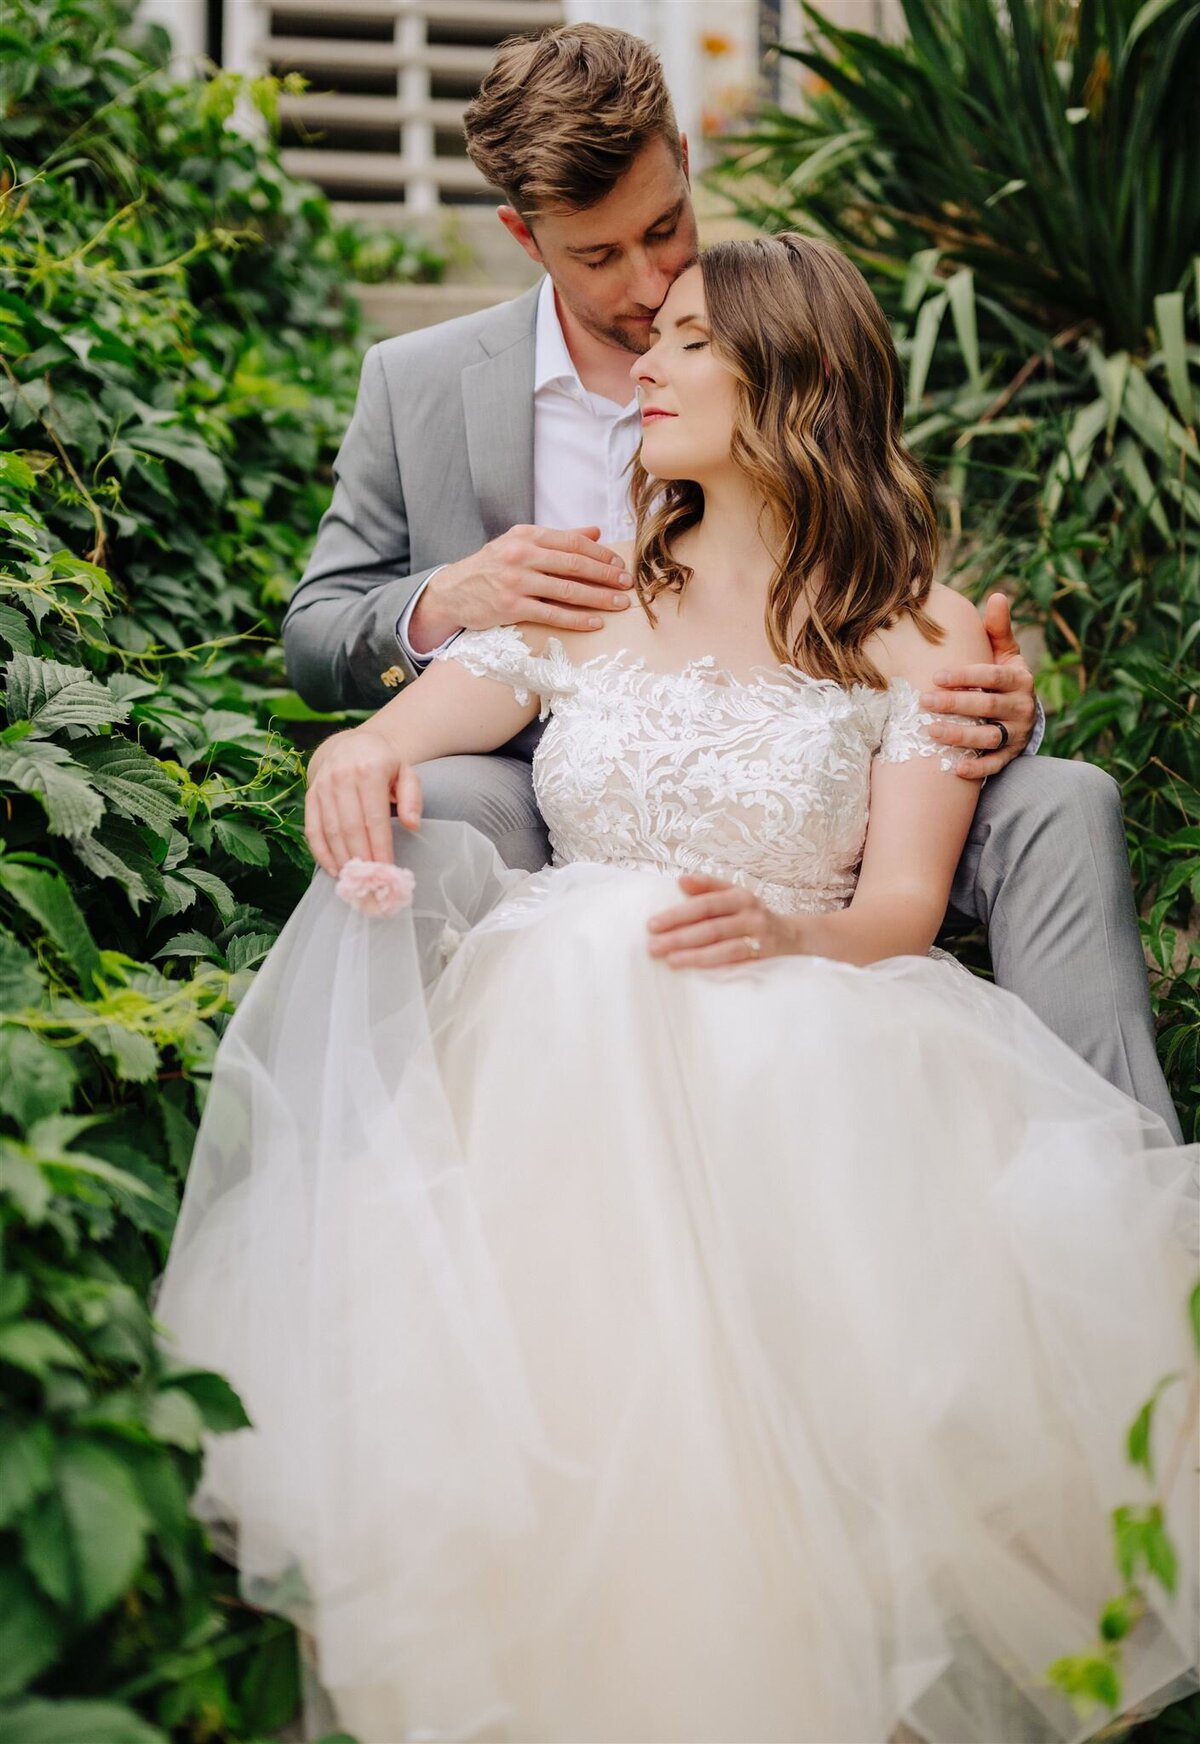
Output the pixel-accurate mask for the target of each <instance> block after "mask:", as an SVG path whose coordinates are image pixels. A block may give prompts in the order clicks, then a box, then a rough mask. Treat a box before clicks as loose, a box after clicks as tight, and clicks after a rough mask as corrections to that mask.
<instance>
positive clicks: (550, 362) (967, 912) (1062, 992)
mask: <svg viewBox="0 0 1200 1744" xmlns="http://www.w3.org/2000/svg"><path fill="white" fill-rule="evenodd" d="M465 124H466V133H467V149H468V151H469V153H470V156H471V158H472V160H473V161H474V163H475V164H476V165H477V166H478V167H479V169H480V170H482V172H483V173H484V175H485V176H486V177H487V179H488V181H489V182H490V183H491V184H492V185H493V186H496V187H499V188H501V189H503V190H504V192H505V194H506V196H507V200H508V203H507V204H505V205H502V206H501V207H500V208H499V212H498V216H499V218H500V221H501V223H502V224H503V225H504V227H505V229H506V230H508V231H509V233H510V234H511V235H512V237H513V238H514V240H515V241H516V242H517V243H518V244H519V246H520V247H521V248H522V249H524V251H525V253H526V254H527V255H529V256H530V258H531V259H533V260H535V261H536V262H538V264H539V265H541V266H543V267H544V268H545V270H546V276H544V277H543V278H542V279H541V281H540V283H539V284H538V285H536V286H534V288H533V289H532V290H530V291H528V292H526V293H525V294H524V295H523V296H520V297H517V298H515V299H514V300H513V301H512V302H510V303H506V304H503V305H502V306H500V307H499V308H495V309H489V310H486V311H485V312H483V313H481V314H477V315H469V316H465V317H463V318H461V319H459V320H455V321H448V322H446V323H444V324H443V325H442V326H439V327H434V328H431V329H425V330H423V331H421V332H417V333H412V334H408V335H405V336H403V337H401V338H397V339H389V340H386V341H385V342H384V343H383V344H381V345H376V346H374V347H372V349H371V350H370V351H369V352H368V353H367V355H366V357H365V359H364V360H363V369H362V378H361V382H360V385H359V394H358V402H357V405H356V407H355V411H354V417H353V420H352V422H351V424H350V428H349V430H348V431H347V434H346V438H345V441H344V442H343V444H342V448H341V452H340V453H339V455H338V458H337V462H336V464H335V468H334V473H335V479H336V489H335V492H334V497H333V502H332V504H331V506H330V508H329V510H328V511H327V513H326V514H325V516H324V518H323V519H322V521H321V526H320V530H319V532H318V536H317V542H316V546H315V548H314V551H313V555H312V558H311V561H310V562H309V565H308V568H307V569H306V571H305V573H304V576H303V578H302V580H301V581H300V584H299V586H298V587H297V589H296V592H295V594H294V595H293V598H292V601H291V604H290V605H289V607H288V611H287V615H286V617H285V619H284V625H283V637H284V648H285V652H286V656H287V664H288V670H289V673H290V675H291V678H292V681H293V683H294V684H295V686H296V688H297V690H299V691H300V693H301V694H302V695H303V696H304V697H305V698H306V700H307V701H308V702H310V703H311V704H312V705H313V706H314V707H317V708H328V709H336V708H365V707H371V706H372V705H376V704H380V703H383V702H385V701H386V700H387V697H388V694H389V686H391V685H394V684H395V683H397V682H402V681H403V680H404V679H405V678H407V677H412V676H415V675H416V674H418V673H419V672H420V671H421V670H422V669H423V667H424V666H426V665H427V664H428V662H429V660H430V658H431V657H432V655H433V653H434V652H435V651H436V650H437V649H438V648H439V647H440V646H442V645H443V644H444V643H445V642H446V641H447V640H449V639H450V638H451V637H453V636H454V635H456V634H457V633H458V632H459V631H460V630H462V629H464V628H470V629H488V628H491V627H493V626H495V625H498V624H512V623H520V622H531V623H544V624H551V625H554V626H556V627H558V628H563V629H572V630H581V629H588V628H598V627H599V626H600V624H601V623H602V622H603V621H604V617H605V615H606V614H607V613H609V612H620V611H627V610H629V609H630V607H631V596H630V591H629V588H628V578H627V577H625V576H624V574H623V566H622V564H621V563H620V561H619V560H618V558H617V557H616V556H615V555H614V554H613V553H612V552H611V551H610V550H609V549H608V547H607V545H606V544H605V543H604V541H605V540H612V541H620V540H623V539H630V538H632V537H633V532H634V526H633V520H632V516H631V513H630V508H629V502H628V494H627V488H626V480H627V468H628V465H629V462H630V460H631V459H632V456H633V454H634V452H635V450H636V448H637V445H638V441H639V438H640V434H641V427H640V419H639V412H638V404H637V399H636V395H633V394H631V390H630V378H629V370H630V365H631V363H632V360H633V357H634V356H635V355H638V354H640V353H641V352H643V351H645V350H646V349H647V347H648V345H649V343H650V341H649V336H648V331H647V330H648V328H649V325H650V322H651V319H652V317H653V315H654V313H655V311H656V310H657V308H658V306H659V304H660V303H661V302H662V300H663V298H664V296H665V295H666V292H667V289H668V287H669V286H670V284H671V282H672V280H673V279H674V278H675V277H676V276H677V275H678V274H679V273H680V272H682V271H683V269H684V268H685V267H686V266H688V265H689V264H690V263H691V262H692V261H693V260H694V259H695V258H696V254H697V248H698V240H697V232H696V221H695V216H694V214H693V211H692V206H691V200H690V195H689V187H688V177H687V167H688V160H687V143H686V140H685V139H683V138H682V136H681V135H680V134H679V133H678V131H677V129H676V126H675V119H674V114H673V111H672V108H671V101H670V97H669V95H668V93H667V90H666V86H665V84H664V82H663V77H662V69H661V66H660V65H659V62H658V60H657V57H656V56H655V55H654V53H653V51H652V50H651V49H650V48H649V46H648V45H647V44H646V43H644V42H642V41H641V40H640V39H639V38H637V37H634V36H630V35H627V34H626V33H625V32H623V31H617V30H610V29H605V28H603V27H600V26H596V25H574V26H567V27H565V28H563V29H559V30H555V31H551V32H549V33H548V34H547V35H545V36H543V37H541V38H539V39H536V40H532V41H528V40H516V41H512V42H510V43H508V44H507V45H506V46H505V47H503V48H501V50H500V51H499V53H498V55H497V58H496V61H495V63H494V65H493V68H492V70H491V72H490V73H489V74H488V76H487V78H486V80H485V81H484V84H483V87H482V89H481V91H480V94H479V96H478V98H477V99H476V100H475V102H474V103H472V104H471V105H470V106H469V108H468V110H467V113H466V118H465ZM984 621H985V625H986V628H987V631H988V635H989V638H990V640H991V644H992V651H993V658H994V664H992V665H988V666H974V667H970V668H968V669H966V670H965V671H958V672H947V673H945V674H942V675H940V679H939V682H941V683H942V684H943V686H944V688H942V689H940V690H938V691H936V692H934V693H932V694H930V695H928V696H926V697H924V698H923V699H922V701H923V706H925V707H926V708H928V709H931V710H936V711H938V712H939V713H945V714H952V715H955V716H956V717H958V718H957V719H956V720H955V721H953V722H948V723H946V724H945V725H944V726H942V725H937V726H935V727H934V728H933V729H932V730H933V731H934V732H936V733H937V736H938V737H940V738H942V739H944V740H946V741H947V742H948V743H953V744H961V745H966V746H969V747H971V748H972V749H973V750H974V751H975V753H976V756H975V759H974V760H973V761H972V760H970V759H968V760H967V761H966V762H964V764H963V765H962V766H961V769H962V773H963V774H964V775H967V776H969V777H970V778H974V779H982V778H983V777H985V776H987V775H997V774H999V773H1000V771H1003V778H1002V779H1000V780H994V781H990V782H988V783H987V785H986V787H985V788H984V790H983V792H982V793H981V795H980V800H979V806H978V809H977V812H976V815H975V821H974V826H973V828H972V831H971V835H970V838H969V840H968V844H967V847H966V849H965V851H964V853H963V857H962V860H961V862H960V865H959V868H958V873H957V876H956V879H955V883H954V888H953V892H952V896H951V906H952V910H953V911H956V913H957V914H959V915H962V916H965V917H967V918H968V919H969V920H977V921H981V922H982V923H983V924H984V925H985V926H986V928H987V933H988V944H989V949H990V952H991V957H992V963H993V968H994V972H995V977H996V980H997V981H998V982H999V984H1000V985H1001V986H1002V987H1006V988H1008V989H1009V990H1010V991H1012V992H1014V993H1016V994H1018V995H1019V996H1020V997H1021V998H1022V999H1023V1000H1025V1002H1026V1003H1027V1004H1028V1005H1030V1006H1031V1007H1032V1008H1033V1010H1034V1011H1035V1012H1037V1014H1038V1015H1039V1016H1040V1017H1041V1018H1042V1019H1043V1021H1044V1022H1046V1023H1047V1024H1048V1025H1049V1026H1050V1027H1051V1028H1052V1029H1053V1030H1055V1031H1056V1032H1057V1033H1058V1034H1059V1035H1061V1036H1062V1037H1063V1038H1064V1039H1065V1040H1066V1041H1067V1042H1068V1043H1069V1044H1070V1045H1071V1046H1072V1047H1073V1048H1074V1049H1075V1050H1076V1051H1077V1052H1078V1053H1079V1054H1081V1055H1082V1056H1083V1057H1084V1058H1085V1059H1086V1060H1088V1061H1089V1062H1090V1063H1091V1064H1092V1065H1093V1066H1095V1067H1096V1069H1097V1070H1098V1071H1100V1072H1101V1073H1103V1075H1104V1076H1105V1077H1107V1078H1108V1079H1109V1080H1110V1081H1111V1082H1112V1083H1114V1084H1116V1085H1117V1086H1119V1087H1120V1088H1121V1089H1122V1090H1125V1091H1127V1092H1128V1093H1129V1094H1131V1095H1134V1096H1136V1097H1137V1098H1138V1099H1139V1100H1140V1101H1142V1102H1144V1103H1147V1104H1148V1105H1149V1106H1150V1107H1152V1108H1154V1109H1156V1110H1157V1111H1158V1112H1159V1113H1160V1114H1162V1115H1163V1117H1164V1118H1165V1119H1167V1120H1168V1121H1169V1122H1170V1124H1171V1126H1172V1128H1173V1130H1174V1131H1175V1132H1176V1133H1178V1131H1179V1128H1178V1122H1177V1120H1176V1116H1175V1112H1174V1109H1173V1108H1172V1106H1171V1102H1170V1097H1169V1095H1168V1092H1167V1087H1166V1084H1165V1082H1164V1079H1163V1076H1162V1072H1161V1069H1160V1068H1159V1065H1158V1061H1157V1057H1156V1054H1155V1048H1154V1034H1153V1025H1152V1020H1151V1013H1150V1003H1149V994H1148V989H1147V982H1146V970H1145V963H1144V960H1143V957H1142V952H1141V946H1140V942H1139V938H1138V927H1137V917H1136V914H1135V911H1134V906H1133V900H1132V893H1131V884H1130V876H1129V866H1128V861H1127V858H1126V851H1125V840H1124V831H1123V827H1122V821H1121V806H1120V793H1119V790H1118V788H1117V786H1116V784H1115V783H1114V782H1113V781H1112V780H1111V779H1110V778H1109V777H1108V776H1107V775H1105V774H1103V773H1102V772H1101V771H1100V770H1098V769H1094V768H1092V767H1091V766H1090V765H1088V764H1085V763H1074V762H1062V761H1059V760H1057V759H1052V758H1035V757H1033V756H1031V755H1023V754H1022V753H1026V752H1031V751H1034V750H1036V748H1037V743H1038V742H1040V737H1041V722H1040V720H1038V719H1037V711H1036V708H1035V703H1034V698H1033V679H1032V677H1031V675H1030V672H1029V670H1028V668H1027V666H1026V665H1025V662H1024V661H1023V659H1022V658H1021V655H1020V652H1019V650H1018V648H1017V645H1016V642H1015V641H1014V639H1013V636H1012V632H1011V627H1010V624H1009V617H1008V611H1007V607H1006V605H1005V604H1004V602H1003V601H1002V600H1001V599H1000V598H998V597H997V598H994V599H993V601H991V602H989V605H988V607H987V609H986V612H985V619H984ZM540 731H541V728H540V726H539V725H538V724H537V723H536V722H535V723H533V724H532V725H531V726H530V727H527V728H526V729H525V730H524V731H523V732H522V733H521V734H520V735H518V737H517V738H516V739H514V740H513V741H512V742H511V743H510V744H508V745H506V746H504V747H502V749H501V750H499V751H497V752H494V753H493V754H491V755H490V756H486V757H477V756H456V757H444V758H440V759H438V760H437V761H436V762H431V763H426V764H423V765H421V767H420V770H419V775H420V779H421V786H422V791H423V813H424V815H425V816H426V817H442V818H455V819H461V820H464V821H466V822H469V823H472V824H474V825H475V826H476V827H477V828H478V829H480V830H482V831H483V832H484V833H485V834H486V835H488V836H489V837H490V838H491V839H492V841H493V842H494V843H495V844H496V846H497V848H498V850H499V852H500V854H501V855H502V857H503V858H504V859H505V860H506V861H507V862H508V863H509V864H510V865H513V866H524V867H528V868H530V869H536V868H537V867H540V866H542V865H543V864H545V862H546V861H547V860H548V858H549V846H548V842H547V839H546V832H545V826H544V824H543V822H542V819H541V817H540V815H539V814H538V811H537V807H536V805H535V803H534V798H533V789H532V782H531V777H530V767H529V760H530V758H531V756H532V754H533V749H534V747H535V745H536V743H537V739H538V737H539V736H540ZM1035 731H1036V737H1035ZM381 756H382V753H381ZM394 774H395V770H394V768H390V767H384V766H383V763H382V762H381V764H380V767H379V768H378V770H375V771H373V772H372V775H371V779H372V780H373V781H377V782H378V783H379V786H380V790H381V792H386V791H388V790H389V789H390V784H391V781H392V779H393V777H394ZM317 779H320V780H336V769H335V768H331V766H330V764H328V763H327V764H326V765H325V766H324V768H323V770H322V773H321V775H320V776H319V777H318V778H317ZM364 842H365V837H364ZM347 845H348V851H349V852H350V853H356V852H361V853H366V852H367V851H368V850H367V849H366V847H365V846H364V845H362V844H355V843H348V844H347Z"/></svg>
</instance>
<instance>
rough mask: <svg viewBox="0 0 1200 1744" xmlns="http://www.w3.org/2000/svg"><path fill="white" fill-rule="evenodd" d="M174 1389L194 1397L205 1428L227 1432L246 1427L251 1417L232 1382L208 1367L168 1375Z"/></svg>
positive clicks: (221, 1432) (222, 1432) (220, 1432)
mask: <svg viewBox="0 0 1200 1744" xmlns="http://www.w3.org/2000/svg"><path fill="white" fill-rule="evenodd" d="M168 1379H169V1381H170V1384H171V1386H172V1388H174V1389H177V1390H178V1391H181V1392H185V1393H187V1394H188V1396H189V1397H190V1398H191V1399H193V1400H194V1401H195V1403H196V1405H197V1407H198V1408H199V1410H200V1413H201V1415H202V1417H203V1419H204V1426H205V1428H206V1429H211V1430H214V1431H215V1432H217V1433H218V1434H224V1433H226V1432H227V1431H230V1430H234V1429H247V1428H249V1426H250V1419H249V1417H247V1415H246V1411H245V1407H244V1406H243V1404H242V1401H241V1400H240V1399H239V1398H238V1396H237V1394H236V1393H235V1392H234V1390H233V1388H232V1387H231V1386H230V1384H229V1382H228V1381H227V1380H225V1378H224V1377H223V1376H222V1375H218V1374H213V1373H212V1372H211V1371H210V1370H208V1369H184V1370H182V1371H180V1372H177V1373H171V1374H170V1375H169V1376H168Z"/></svg>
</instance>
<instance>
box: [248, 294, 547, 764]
mask: <svg viewBox="0 0 1200 1744" xmlns="http://www.w3.org/2000/svg"><path fill="white" fill-rule="evenodd" d="M538 290H539V286H538V285H534V286H533V288H532V289H531V290H528V291H525V292H523V293H522V295H521V296H519V297H515V298H514V299H513V300H512V302H509V303H502V304H500V305H499V307H497V308H493V309H485V310H483V311H482V312H481V313H479V314H475V315H463V316H460V317H459V318H458V319H457V320H454V321H445V322H443V323H442V324H441V325H440V326H437V327H426V328H423V329H421V330H420V331H419V332H416V333H405V334H401V335H400V337H399V338H396V339H385V340H384V341H383V342H382V344H379V345H373V346H372V347H371V349H370V350H369V351H368V352H367V354H366V356H365V357H364V359H363V366H362V376H361V379H360V381H359V388H358V399H357V402H356V404H355V407H354V416H353V418H352V419H351V422H350V427H349V429H348V430H347V432H346V436H345V440H344V441H343V443H342V446H341V449H340V450H339V452H338V457H337V459H336V461H335V462H334V469H333V470H334V479H335V481H336V483H335V489H334V493H333V501H332V502H331V503H330V505H329V508H328V510H327V511H326V513H325V514H324V515H323V516H322V518H321V525H320V528H319V529H318V532H317V542H316V545H315V546H314V548H313V554H312V557H311V559H310V560H309V564H308V567H307V569H306V570H305V571H304V575H303V576H302V578H301V580H300V583H299V585H298V587H297V588H296V591H295V593H294V594H293V595H292V599H291V603H290V605H289V606H288V609H287V614H286V616H285V617H284V620H283V646H284V653H285V656H286V659H287V670H288V676H289V678H290V680H291V682H292V684H293V685H294V686H295V687H296V689H297V690H298V691H299V692H300V694H301V696H302V697H303V698H304V699H305V701H306V702H308V703H309V704H310V705H311V706H312V707H313V708H319V709H339V708H375V707H378V706H379V705H380V704H381V703H384V702H386V701H387V700H388V698H389V696H391V695H393V694H394V692H392V691H391V690H389V689H388V687H387V686H386V685H384V684H383V683H382V682H381V681H380V674H381V673H382V672H385V671H387V669H388V668H389V667H392V666H400V667H401V668H402V669H403V670H404V671H405V672H406V674H408V675H409V676H410V677H411V676H413V672H412V666H411V663H410V662H409V660H408V659H407V657H406V656H405V654H404V652H403V650H402V649H401V647H400V643H399V641H398V639H397V636H396V622H397V619H398V618H399V617H400V614H401V613H402V612H403V610H404V608H405V606H406V605H407V604H408V602H409V600H410V599H411V598H412V596H413V594H414V593H415V592H416V590H417V588H418V587H419V586H420V584H421V583H422V582H423V581H424V580H425V578H426V576H428V575H429V574H430V572H431V571H432V570H434V569H436V568H437V567H438V565H439V564H442V563H454V562H456V561H457V560H458V559H459V558H461V557H469V556H470V555H471V553H472V552H473V551H478V550H479V549H480V547H481V546H483V545H486V544H487V543H488V541H489V540H490V539H495V538H496V537H497V536H498V535H499V534H501V533H504V532H506V531H507V530H508V528H509V527H513V526H518V525H521V524H523V523H526V522H531V521H532V520H533V382H534V349H535V329H536V316H537V299H538ZM535 725H536V723H535ZM528 734H529V729H526V733H525V734H522V735H520V738H519V739H518V740H514V741H513V746H512V748H513V749H516V748H517V747H518V746H519V745H520V743H521V741H523V740H524V739H525V738H526V736H527V735H528ZM532 736H533V737H534V739H535V740H536V737H537V734H536V733H535V734H534V735H532Z"/></svg>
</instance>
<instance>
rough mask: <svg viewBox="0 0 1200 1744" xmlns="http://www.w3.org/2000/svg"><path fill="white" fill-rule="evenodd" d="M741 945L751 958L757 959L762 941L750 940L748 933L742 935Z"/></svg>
mask: <svg viewBox="0 0 1200 1744" xmlns="http://www.w3.org/2000/svg"><path fill="white" fill-rule="evenodd" d="M742 943H743V944H744V945H745V947H746V949H747V950H748V951H749V953H750V955H751V956H752V957H757V956H758V955H759V953H760V952H761V950H762V940H761V939H752V938H751V937H750V934H749V933H743V934H742Z"/></svg>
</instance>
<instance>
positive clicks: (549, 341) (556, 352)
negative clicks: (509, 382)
mask: <svg viewBox="0 0 1200 1744" xmlns="http://www.w3.org/2000/svg"><path fill="white" fill-rule="evenodd" d="M551 382H574V383H575V385H576V387H582V386H583V383H582V382H581V381H580V379H579V371H578V370H577V369H576V368H575V365H574V363H573V362H572V361H571V353H570V352H569V351H568V350H567V342H566V340H565V339H564V338H563V330H562V323H561V322H560V321H559V318H558V309H557V307H556V306H555V302H554V280H553V279H552V278H551V277H550V275H549V273H547V274H546V277H545V278H544V279H543V280H542V288H541V291H540V292H539V294H538V306H537V338H536V341H535V354H534V365H533V391H534V393H537V392H538V391H539V390H540V389H541V388H544V387H549V385H550V383H551Z"/></svg>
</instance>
